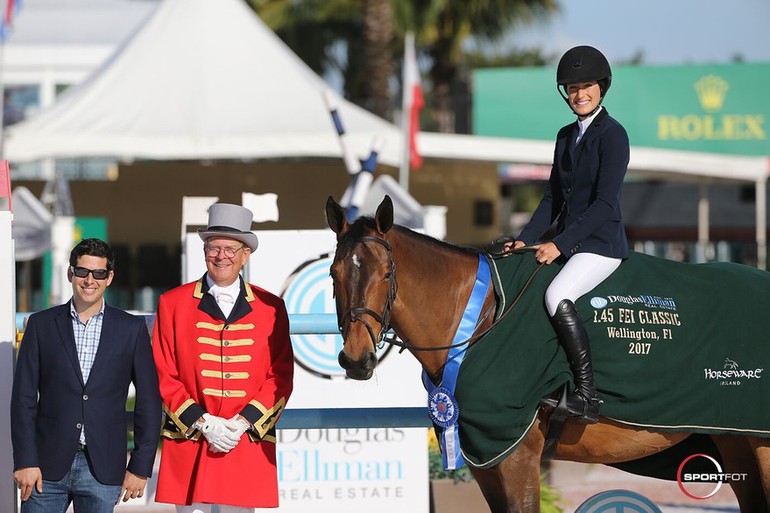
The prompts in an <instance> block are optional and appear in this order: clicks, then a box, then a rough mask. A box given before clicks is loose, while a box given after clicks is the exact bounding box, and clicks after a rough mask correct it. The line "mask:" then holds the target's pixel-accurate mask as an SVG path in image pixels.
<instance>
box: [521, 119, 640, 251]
mask: <svg viewBox="0 0 770 513" xmlns="http://www.w3.org/2000/svg"><path fill="white" fill-rule="evenodd" d="M577 135H578V123H577V122H574V123H571V124H569V125H567V126H565V127H562V128H561V130H559V133H558V135H557V137H556V148H555V150H554V159H553V166H552V168H551V175H550V178H549V180H548V184H547V185H546V190H545V193H544V194H543V198H542V200H541V201H540V204H539V205H538V207H537V209H536V210H535V212H534V214H532V218H531V219H530V221H529V223H528V224H527V226H526V227H525V228H524V230H522V232H521V234H520V235H519V236H518V237H517V240H520V241H522V242H524V243H525V244H526V245H531V244H533V243H535V242H536V241H538V240H539V239H540V238H541V237H543V235H544V234H545V233H546V232H547V230H548V229H549V228H550V227H551V226H552V225H553V223H554V222H555V221H556V226H555V228H554V233H555V235H554V237H553V239H552V242H553V243H554V244H555V245H556V247H557V248H558V249H559V251H560V252H561V254H562V255H563V256H564V257H565V258H570V257H571V256H572V255H574V254H576V253H580V252H586V253H596V254H599V255H603V256H607V257H612V258H626V257H627V256H628V240H627V239H626V232H625V228H624V227H623V219H622V216H621V211H620V197H621V188H622V185H623V179H624V177H625V175H626V170H627V168H628V161H629V143H628V135H627V134H626V130H625V129H624V128H623V126H622V125H621V124H620V123H618V122H617V121H616V120H615V119H614V118H612V117H611V116H609V114H608V113H607V109H605V108H602V110H601V111H599V113H598V114H597V115H596V117H595V118H594V120H593V122H591V124H590V125H589V126H588V129H587V130H586V132H585V134H583V137H582V138H581V139H580V141H579V142H578V143H577V144H576V143H575V140H576V139H577Z"/></svg>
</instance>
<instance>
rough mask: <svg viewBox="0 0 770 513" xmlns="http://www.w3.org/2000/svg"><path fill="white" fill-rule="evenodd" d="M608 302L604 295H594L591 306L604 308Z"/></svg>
mask: <svg viewBox="0 0 770 513" xmlns="http://www.w3.org/2000/svg"><path fill="white" fill-rule="evenodd" d="M608 304H609V302H608V301H607V300H606V299H604V298H603V297H599V296H594V297H592V298H591V306H593V307H594V308H604V307H605V306H607V305H608Z"/></svg>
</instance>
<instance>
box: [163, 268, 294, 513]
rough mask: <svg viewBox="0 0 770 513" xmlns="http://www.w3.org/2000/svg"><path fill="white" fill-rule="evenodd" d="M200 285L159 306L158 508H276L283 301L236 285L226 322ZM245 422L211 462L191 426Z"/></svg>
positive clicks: (287, 389) (286, 349)
mask: <svg viewBox="0 0 770 513" xmlns="http://www.w3.org/2000/svg"><path fill="white" fill-rule="evenodd" d="M207 289H208V286H207V285H206V279H205V276H204V278H202V279H201V280H199V281H197V282H194V283H188V284H186V285H182V286H180V287H177V288H175V289H173V290H171V291H169V292H167V293H165V294H163V295H162V296H161V297H160V301H159V304H158V312H157V316H156V318H155V328H154V333H153V344H152V346H153V353H154V356H155V363H156V366H157V368H158V376H159V378H160V393H161V396H162V398H163V409H164V412H165V414H166V419H165V424H164V426H163V436H164V437H165V439H164V442H163V452H162V454H161V463H160V472H159V475H158V490H157V494H156V497H155V500H156V501H158V502H168V503H172V504H191V503H193V502H202V503H213V504H228V505H233V506H242V507H259V508H265V507H277V506H278V478H277V475H276V452H275V422H276V421H277V420H278V417H279V415H280V414H281V412H282V411H283V409H284V407H285V405H286V401H287V400H288V398H289V395H290V394H291V390H292V378H293V373H294V359H293V353H292V348H291V341H290V339H289V321H288V317H287V315H286V308H285V306H284V303H283V300H282V299H281V298H279V297H277V296H274V295H273V294H270V293H269V292H267V291H265V290H262V289H260V288H259V287H256V286H254V285H248V284H244V283H243V280H241V295H240V297H239V298H238V300H237V301H236V303H235V305H234V307H233V311H232V312H231V313H230V316H229V317H228V318H227V319H226V320H225V318H224V315H223V314H222V311H221V310H220V309H219V307H218V306H217V304H216V301H215V300H214V298H213V297H212V296H211V295H210V294H207V293H206V290H207ZM206 412H208V413H210V414H212V415H216V416H218V417H222V418H225V419H229V418H231V417H233V416H234V415H237V414H240V415H243V416H244V417H245V418H246V419H247V420H248V421H249V422H250V423H251V424H252V428H251V429H250V430H249V431H247V434H248V436H247V435H244V436H243V437H242V438H241V440H240V442H239V444H238V445H237V446H236V447H235V449H233V450H232V451H230V452H228V453H226V454H225V453H213V452H210V451H209V450H208V442H207V441H206V439H205V438H204V437H203V436H202V435H201V433H200V432H199V431H198V430H197V429H195V428H194V427H192V426H193V424H194V423H195V421H196V420H198V418H200V416H201V415H202V414H203V413H206Z"/></svg>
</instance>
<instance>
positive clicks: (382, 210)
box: [374, 194, 393, 234]
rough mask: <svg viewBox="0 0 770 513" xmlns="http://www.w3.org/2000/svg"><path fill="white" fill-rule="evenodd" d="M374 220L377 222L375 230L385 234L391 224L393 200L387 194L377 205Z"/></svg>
mask: <svg viewBox="0 0 770 513" xmlns="http://www.w3.org/2000/svg"><path fill="white" fill-rule="evenodd" d="M374 220H375V221H376V222H377V231H378V232H380V233H382V234H385V233H386V232H387V231H388V230H390V228H391V227H392V226H393V200H392V199H390V196H388V195H387V194H386V195H385V197H384V198H383V199H382V202H381V203H380V205H379V206H378V207H377V213H376V214H374Z"/></svg>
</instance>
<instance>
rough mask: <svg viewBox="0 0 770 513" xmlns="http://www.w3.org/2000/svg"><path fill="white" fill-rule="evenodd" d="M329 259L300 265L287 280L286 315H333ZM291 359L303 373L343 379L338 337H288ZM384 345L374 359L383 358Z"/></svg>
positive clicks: (385, 349)
mask: <svg viewBox="0 0 770 513" xmlns="http://www.w3.org/2000/svg"><path fill="white" fill-rule="evenodd" d="M333 260H334V257H333V256H322V257H320V258H317V259H315V260H310V261H308V262H305V263H304V264H302V265H300V266H299V267H298V268H297V269H296V270H295V271H294V272H293V273H292V274H291V275H290V276H289V278H288V280H287V284H286V286H285V289H284V292H283V294H281V297H283V300H284V302H285V303H286V311H287V312H288V313H289V314H297V313H301V314H330V313H335V311H336V306H335V303H334V285H333V283H332V279H331V277H330V276H329V267H330V266H331V264H332V261H333ZM291 340H292V346H293V347H294V360H295V361H296V362H297V363H298V364H299V365H300V367H302V368H303V369H305V370H306V371H308V372H310V373H312V374H315V375H316V376H319V377H322V378H328V379H332V378H343V377H345V371H344V370H343V369H342V368H341V367H340V364H339V362H338V361H337V355H338V354H339V352H340V351H341V350H342V344H343V341H342V336H341V335H339V334H316V333H308V334H301V335H296V334H295V335H292V336H291ZM390 347H391V346H390V345H386V346H385V347H384V348H382V349H378V350H377V357H378V358H379V359H382V358H384V356H385V353H387V352H388V350H389V349H390Z"/></svg>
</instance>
